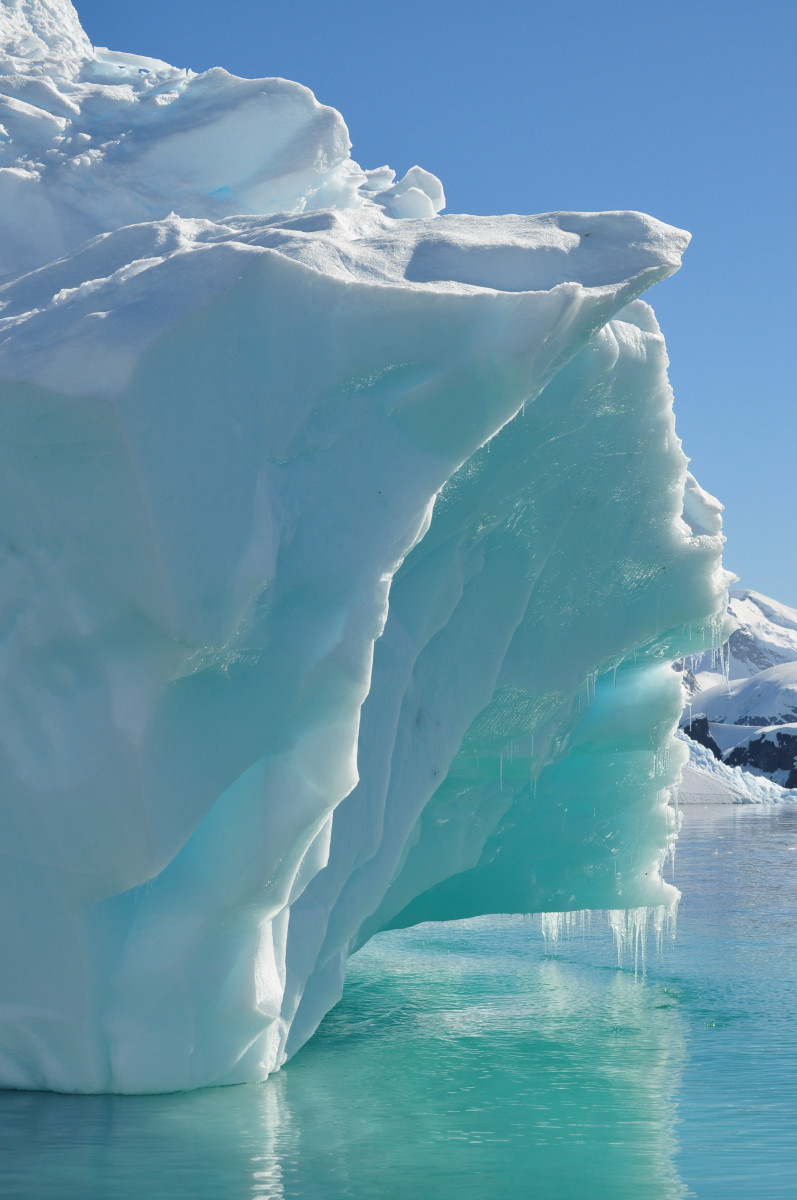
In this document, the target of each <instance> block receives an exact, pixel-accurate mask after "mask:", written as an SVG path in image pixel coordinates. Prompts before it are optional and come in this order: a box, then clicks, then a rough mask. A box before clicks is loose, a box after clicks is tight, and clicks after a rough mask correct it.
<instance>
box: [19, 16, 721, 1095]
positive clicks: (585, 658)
mask: <svg viewBox="0 0 797 1200" xmlns="http://www.w3.org/2000/svg"><path fill="white" fill-rule="evenodd" d="M0 33H1V34H2V35H3V40H4V43H5V57H4V58H3V60H2V64H1V65H0V94H2V97H3V98H4V100H5V101H6V107H7V109H8V121H7V122H6V121H5V119H4V121H3V129H4V134H3V137H4V141H3V146H2V156H3V157H2V161H1V162H0V195H2V197H3V204H2V209H0V213H2V216H0V220H2V222H3V237H2V247H3V253H4V255H5V259H4V262H3V266H2V270H3V271H4V272H5V274H4V276H3V280H2V283H1V284H0V305H2V308H1V309H0V392H1V393H2V410H1V411H2V416H1V417H0V420H2V423H3V439H2V454H3V475H4V484H5V486H4V489H3V501H2V503H3V508H2V513H1V514H0V522H1V524H0V532H1V533H2V543H3V549H2V560H1V561H0V581H1V582H2V631H3V632H2V638H1V639H0V649H1V651H2V652H1V653H0V674H1V676H2V686H1V688H0V705H1V706H2V721H0V779H1V780H2V791H1V792H0V830H1V832H0V854H2V860H3V869H2V873H0V1085H5V1086H15V1087H46V1088H55V1089H63V1090H78V1091H103V1090H105V1091H107V1090H115V1091H128V1092H135V1091H159V1090H164V1091H165V1090H173V1089H180V1088H191V1087H199V1086H203V1085H206V1084H214V1083H233V1082H238V1081H246V1080H256V1079H262V1078H263V1077H265V1076H266V1075H267V1074H268V1073H269V1072H270V1071H272V1070H274V1069H276V1068H277V1067H279V1066H280V1065H281V1063H282V1062H284V1061H285V1059H286V1057H287V1055H289V1054H290V1053H292V1052H293V1051H294V1050H295V1049H297V1048H298V1047H299V1046H300V1045H301V1044H302V1043H303V1042H304V1041H305V1040H306V1039H307V1038H308V1037H309V1036H310V1035H311V1034H312V1033H313V1031H314V1030H315V1028H316V1027H317V1025H318V1023H319V1021H320V1020H321V1018H322V1017H323V1015H324V1014H325V1012H327V1011H328V1009H329V1008H330V1007H331V1006H332V1005H333V1004H334V1003H335V1002H336V1001H337V999H338V998H339V996H340V992H341V988H342V983H343V976H344V972H345V965H346V959H347V956H348V955H349V954H350V953H351V952H352V951H353V950H355V949H356V948H357V947H358V946H360V945H362V944H363V942H364V941H365V940H367V939H368V938H369V937H370V936H372V935H373V934H374V933H376V932H378V931H379V930H382V929H386V928H391V927H397V926H402V925H408V924H413V923H417V922H421V921H427V920H435V919H444V918H453V917H463V916H473V915H477V914H483V913H490V912H537V911H539V912H546V913H560V912H567V911H574V910H580V909H589V908H605V909H610V910H620V909H622V910H637V909H641V908H643V907H645V906H650V907H656V906H662V905H664V906H666V905H668V904H670V903H671V901H672V900H673V898H674V895H675V892H674V889H673V888H672V887H671V885H668V884H666V883H665V882H664V881H663V879H662V877H661V873H660V866H661V863H662V860H663V856H664V855H665V854H666V853H667V851H668V849H669V848H670V845H671V842H672V839H673V837H674V832H675V815H674V809H673V807H672V804H671V803H670V800H671V796H672V792H673V789H674V787H675V785H676V784H677V781H678V777H679V773H680V770H681V768H682V765H683V762H684V759H685V757H686V751H685V749H684V746H683V744H682V743H681V742H680V741H678V740H677V739H676V738H675V737H674V730H675V727H676V725H677V722H678V717H679V715H680V708H681V689H680V683H679V680H678V677H677V676H676V674H675V672H673V671H672V670H671V666H670V664H671V663H672V661H673V660H674V659H677V658H681V657H683V656H685V655H688V654H691V653H696V652H699V651H700V650H702V649H703V648H704V646H705V645H706V644H707V638H708V639H710V638H719V637H720V636H721V631H722V617H721V616H720V615H718V614H722V613H723V612H724V608H725V599H726V594H725V583H726V576H725V574H724V573H723V571H722V569H721V567H720V565H719V556H720V549H721V534H720V518H719V510H718V506H717V505H716V502H714V501H712V500H711V498H710V497H707V496H706V495H705V494H704V493H702V492H701V491H700V489H699V488H698V487H697V486H696V485H695V484H694V481H692V480H691V479H690V477H688V475H687V470H686V461H687V460H686V459H685V457H684V455H683V453H682V451H681V447H680V443H679V441H678V439H677V437H676V435H675V431H674V425H673V417H672V405H671V400H672V396H671V391H670V388H669V384H668V382H667V376H666V365H667V360H666V354H665V349H664V343H663V339H662V337H661V334H660V332H659V329H658V326H657V324H656V321H655V318H654V316H653V313H652V311H651V309H650V308H649V307H648V306H647V304H646V303H645V302H644V301H642V300H640V299H639V298H638V297H639V296H640V294H641V293H642V292H644V291H645V290H646V289H647V288H648V287H650V286H651V285H652V284H655V283H656V282H658V281H659V280H661V279H664V278H666V277H667V276H668V275H669V274H671V273H672V272H673V271H674V270H676V269H677V267H678V265H679V263H680V256H681V253H682V251H683V249H684V248H685V245H686V242H687V235H685V234H684V233H682V232H681V231H679V230H676V229H673V228H671V227H669V226H666V225H663V224H661V223H660V222H658V221H655V220H653V219H652V218H650V217H646V216H643V215H641V214H639V213H600V214H596V213H586V214H585V213H555V214H548V215H544V216H539V217H518V216H508V217H496V218H483V217H467V216H437V215H435V214H436V213H438V212H439V211H440V209H441V208H442V206H443V204H444V198H443V192H442V187H441V185H440V183H439V181H438V180H437V179H436V178H435V177H434V176H433V175H431V174H430V173H429V172H427V171H424V170H422V169H421V168H419V167H414V168H412V170H411V171H409V172H408V173H407V174H406V175H405V176H404V177H403V179H402V180H400V181H399V182H398V183H397V182H396V180H395V175H394V173H393V172H392V171H391V170H389V169H388V168H378V169H376V170H374V171H363V170H361V169H360V167H359V166H358V165H357V164H356V163H354V162H353V161H352V159H351V158H350V155H349V144H348V136H347V133H346V128H345V125H344V124H343V121H342V119H341V118H340V115H339V114H337V113H335V112H334V110H331V109H328V108H324V107H323V106H322V105H319V104H318V103H317V101H316V100H315V98H314V97H313V96H312V94H311V93H310V92H308V91H307V89H305V88H302V87H300V86H299V85H298V84H292V83H288V82H286V81H284V80H255V81H250V80H240V79H236V78H235V77H233V76H230V75H228V74H227V73H226V72H223V71H210V72H206V73H205V74H203V75H193V74H192V73H191V72H185V71H177V70H175V69H174V68H172V67H169V66H167V65H166V64H164V63H160V62H158V61H156V60H151V59H141V58H137V57H136V56H133V55H125V54H116V53H112V52H110V51H106V50H95V49H94V48H93V47H91V46H90V44H89V43H88V41H87V39H86V38H85V35H84V34H83V33H82V30H81V29H80V25H79V22H78V20H77V16H76V14H75V12H74V9H73V8H72V7H71V5H70V4H69V3H68V2H67V0H17V2H15V3H10V4H9V3H7V4H5V5H4V6H3V8H2V10H1V11H0Z"/></svg>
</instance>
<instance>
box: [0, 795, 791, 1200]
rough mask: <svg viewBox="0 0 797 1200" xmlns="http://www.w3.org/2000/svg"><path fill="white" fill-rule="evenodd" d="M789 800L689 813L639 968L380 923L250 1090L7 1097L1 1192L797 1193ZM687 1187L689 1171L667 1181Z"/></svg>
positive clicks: (316, 1197)
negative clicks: (290, 1048)
mask: <svg viewBox="0 0 797 1200" xmlns="http://www.w3.org/2000/svg"><path fill="white" fill-rule="evenodd" d="M795 866H797V805H791V806H789V805H781V806H779V807H777V808H775V809H767V810H761V809H758V810H754V809H746V810H744V809H742V810H740V809H738V808H725V809H719V810H708V811H706V810H703V811H701V810H696V809H690V810H689V811H688V812H687V817H686V824H685V828H684V832H683V836H682V839H681V842H680V844H679V850H678V856H677V859H676V869H677V879H676V882H677V883H678V884H679V886H680V887H681V889H682V891H683V893H684V898H683V901H682V903H681V910H680V912H679V919H678V921H679V927H678V937H677V940H676V941H675V943H674V944H671V945H669V946H666V947H665V952H664V956H663V959H662V961H660V962H658V963H657V962H655V961H651V959H650V958H649V960H648V975H647V979H646V980H641V979H634V976H633V970H631V969H629V970H628V971H626V972H618V971H617V970H616V969H615V966H614V963H615V956H614V948H613V945H612V940H611V936H610V934H609V932H608V930H607V929H606V928H605V927H604V928H603V929H602V930H601V928H600V926H599V923H598V922H596V921H593V923H592V934H591V935H590V936H589V937H588V938H587V939H585V940H584V941H581V940H580V939H579V938H576V939H575V940H573V941H571V942H569V943H568V942H565V943H564V944H563V945H562V946H561V947H560V950H559V956H558V958H549V957H546V956H545V952H544V946H543V944H542V939H541V937H540V933H539V927H538V924H537V923H534V924H532V923H526V922H523V921H520V920H513V919H511V918H505V919H498V920H494V919H482V920H479V921H474V922H466V923H462V924H458V925H447V926H434V927H432V926H427V927H420V928H418V929H415V930H410V931H406V932H403V933H392V934H388V935H385V936H383V937H381V938H378V939H376V940H375V941H374V942H373V943H371V944H370V945H369V946H368V947H367V948H366V950H364V951H363V952H362V953H361V954H359V955H357V956H356V957H355V958H354V959H353V961H352V963H351V967H350V973H349V979H348V983H347V988H346V994H345V997H344V1000H343V1002H342V1003H341V1004H340V1005H339V1007H338V1008H337V1009H336V1010H335V1011H334V1012H333V1013H331V1014H330V1016H329V1017H328V1018H327V1020H326V1021H325V1023H324V1025H323V1026H322V1027H321V1029H320V1031H319V1033H318V1035H317V1036H316V1038H315V1039H314V1041H313V1042H312V1043H311V1044H310V1045H309V1046H307V1047H306V1048H305V1049H304V1050H303V1051H302V1052H301V1053H300V1054H299V1055H298V1056H297V1057H296V1058H295V1059H294V1060H293V1061H292V1062H291V1063H290V1064H289V1066H288V1067H287V1068H286V1069H285V1070H284V1071H282V1072H281V1073H280V1074H279V1075H277V1076H276V1077H274V1078H273V1079H271V1080H269V1081H268V1083H267V1084H265V1085H263V1086H260V1087H237V1088H226V1089H223V1090H211V1091H206V1092H197V1093H192V1094H187V1095H176V1096H161V1097H119V1096H116V1097H114V1096H103V1097H66V1096H53V1095H47V1094H44V1093H41V1094H33V1093H9V1092H7V1093H0V1195H2V1196H3V1197H9V1198H14V1200H49V1198H55V1197H57V1198H58V1200H64V1197H73V1196H74V1197H80V1198H81V1200H100V1198H102V1200H107V1198H109V1197H112V1198H113V1200H128V1198H130V1200H133V1198H135V1200H165V1198H166V1197H168V1198H169V1200H174V1198H175V1197H182V1196H190V1197H192V1198H196V1200H204V1198H208V1200H210V1198H212V1200H238V1198H239V1197H240V1198H243V1197H246V1198H247V1200H253V1198H255V1197H260V1198H261V1200H343V1198H344V1197H346V1198H347V1200H410V1198H411V1200H448V1198H449V1197H450V1198H453V1197H457V1200H477V1198H478V1200H505V1198H506V1200H509V1198H510V1197H511V1200H519V1198H520V1200H523V1198H525V1197H532V1196H533V1197H540V1198H541V1200H571V1198H573V1200H602V1198H604V1197H606V1198H607V1200H608V1198H609V1197H611V1198H612V1200H624V1198H625V1197H629V1198H630V1197H634V1200H636V1197H638V1196H640V1195H646V1196H652V1197H655V1198H656V1200H672V1198H675V1197H682V1196H686V1195H694V1194H697V1195H698V1196H699V1197H700V1198H701V1200H713V1198H716V1200H750V1197H752V1196H755V1197H756V1200H769V1198H771V1200H776V1198H777V1200H785V1198H786V1197H793V1196H796V1195H797V1152H796V1151H795V1140H794V1127H795V1119H796V1118H797V1084H796V1082H795V1081H796V1080H797V1047H795V1039H794V1030H795V1028H797V871H795ZM682 1180H683V1181H685V1182H682Z"/></svg>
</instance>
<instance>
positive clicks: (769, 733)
mask: <svg viewBox="0 0 797 1200" xmlns="http://www.w3.org/2000/svg"><path fill="white" fill-rule="evenodd" d="M728 611H729V612H730V614H731V615H732V616H733V617H734V618H735V620H736V623H737V628H736V630H735V631H734V633H732V634H731V636H730V639H729V640H728V642H727V643H726V644H725V646H723V647H722V649H721V650H709V651H707V652H706V653H705V654H702V655H699V656H698V657H695V658H691V659H686V660H684V661H683V662H681V663H676V670H680V671H682V673H683V684H684V694H685V705H684V714H683V717H682V720H681V729H682V730H683V732H684V733H685V734H686V735H688V737H689V738H690V739H691V743H692V744H691V746H690V761H689V765H688V767H687V768H686V771H685V773H684V779H683V782H682V785H681V790H680V799H681V800H682V801H685V802H687V803H689V802H692V803H696V802H697V803H699V802H703V803H708V802H716V801H722V800H726V801H727V800H729V799H730V800H733V801H736V802H737V803H738V802H745V801H747V802H755V801H761V800H772V799H785V795H784V791H787V790H788V791H789V792H791V791H792V790H794V798H797V610H795V609H793V608H789V607H788V606H787V605H785V604H780V603H778V601H776V600H770V599H769V598H768V597H767V596H762V595H760V594H759V593H758V592H751V591H748V590H746V589H739V590H738V591H734V592H731V596H730V603H729V605H728ZM773 785H774V789H775V790H773Z"/></svg>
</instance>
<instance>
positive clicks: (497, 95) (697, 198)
mask: <svg viewBox="0 0 797 1200" xmlns="http://www.w3.org/2000/svg"><path fill="white" fill-rule="evenodd" d="M77 8H78V12H79V13H80V15H81V18H82V20H83V25H84V27H85V29H86V32H87V33H88V35H89V37H90V38H91V40H92V41H93V42H94V43H95V44H96V45H106V46H110V47H111V48H113V49H115V50H127V51H131V52H133V53H138V54H148V55H151V56H154V57H157V58H163V59H166V60H167V61H168V62H171V63H174V64H175V65H178V66H187V67H191V68H193V69H194V70H197V71H201V70H204V69H205V68H207V67H210V66H216V65H220V66H223V67H226V68H227V70H229V71H232V72H234V73H235V74H237V75H244V76H250V77H251V76H261V75H282V76H284V77H286V78H288V79H297V80H299V81H300V82H301V83H304V84H306V85H307V86H309V87H311V88H312V89H313V91H314V92H315V93H316V95H317V96H318V98H319V100H321V101H323V102H324V103H327V104H332V105H334V106H335V107H336V108H338V109H340V111H341V112H342V113H343V116H344V118H345V119H346V122H347V124H348V126H349V131H350V134H351V139H352V142H353V143H354V146H353V151H352V153H353V155H354V157H355V158H356V159H357V161H358V162H360V163H361V165H362V166H364V167H375V166H379V165H381V164H382V163H385V162H387V163H389V164H390V165H391V166H392V167H394V168H396V170H397V171H398V172H399V173H400V174H402V173H403V172H404V171H405V170H406V169H407V168H408V167H410V166H412V165H413V164H414V163H416V162H417V163H420V164H421V166H424V167H426V168H428V169H429V170H430V171H434V172H435V174H437V175H439V176H440V177H441V179H442V180H443V183H444V185H445V189H446V195H447V198H448V208H449V211H452V212H473V213H503V212H524V213H525V212H544V211H549V210H554V209H583V210H596V209H618V208H632V209H642V210H644V211H646V212H650V213H652V214H653V215H654V216H656V217H659V218H661V219H662V220H664V221H669V222H671V223H672V224H674V225H680V226H682V227H683V228H686V229H689V230H690V231H691V232H692V234H693V235H694V240H693V242H692V246H691V247H690V249H689V251H688V253H687V256H686V260H685V264H684V267H683V269H682V270H681V272H680V273H679V274H678V275H677V276H675V277H674V278H673V279H671V280H668V281H667V282H666V283H664V284H662V285H660V286H659V287H658V288H656V289H655V290H654V291H653V292H652V293H651V294H649V296H648V299H650V300H651V301H652V303H653V304H654V306H655V308H656V311H657V314H658V316H659V320H660V322H661V324H662V327H663V329H664V333H665V335H666V337H667V342H668V346H669V350H670V358H671V372H670V373H671V379H672V382H673V386H674V388H675V396H676V414H677V421H678V431H679V433H680V435H681V437H682V438H683V442H684V447H685V449H686V452H687V453H688V454H689V455H690V456H691V458H692V469H693V470H694V472H695V474H696V475H697V476H698V478H699V479H700V481H701V483H702V484H703V486H704V487H706V488H707V489H708V490H709V491H712V492H714V493H715V495H717V496H718V497H719V498H720V499H721V500H722V501H723V503H724V504H725V506H726V513H725V523H726V534H727V537H728V544H727V547H726V555H725V560H726V564H727V566H729V567H730V568H731V569H732V570H735V571H736V572H737V574H739V575H740V576H741V584H742V585H744V586H747V587H752V588H755V589H757V590H758V591H762V592H765V593H767V594H769V595H771V596H775V597H776V598H778V599H780V600H783V601H784V602H785V603H787V604H792V605H794V606H797V537H796V536H795V529H796V528H797V403H795V402H796V401H797V385H795V368H794V359H795V354H796V353H797V336H795V330H794V325H795V318H796V317H797V302H796V301H795V282H794V279H795V270H794V266H795V261H796V260H797V204H796V203H795V200H796V199H797V197H795V180H796V179H797V165H796V164H795V150H796V149H797V144H796V143H797V139H795V132H796V131H795V81H796V80H797V0H762V2H761V3H758V4H750V3H749V0H748V2H747V3H744V4H742V3H738V2H737V0H725V2H724V3H723V2H719V0H691V3H686V2H681V0H679V2H667V0H659V2H657V3H651V2H650V0H604V2H603V3H595V2H594V0H591V2H590V0H559V2H555V3H551V2H550V0H548V2H547V3H545V4H542V3H538V2H536V0H525V2H522V0H492V2H491V3H490V4H488V3H486V0H479V2H478V3H477V2H474V0H404V2H403V3H399V4H382V3H375V2H373V0H370V2H368V3H365V2H363V0H335V2H334V3H332V2H331V0H325V2H323V3H322V2H320V0H304V2H303V3H302V4H298V5H295V6H294V5H287V4H285V3H284V2H283V3H279V4H277V3H272V2H271V0H226V3H225V4H224V5H219V4H218V3H215V4H210V3H208V2H207V0H136V2H135V3H134V4H117V3H113V2H109V0H83V2H82V3H81V2H80V0H78V3H77Z"/></svg>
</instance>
